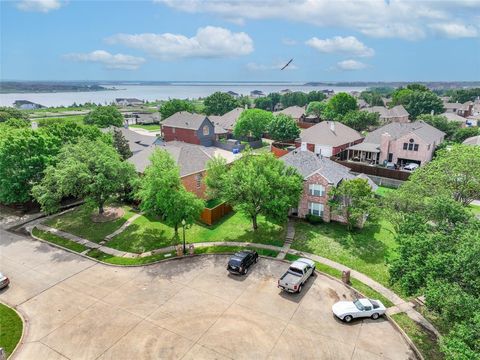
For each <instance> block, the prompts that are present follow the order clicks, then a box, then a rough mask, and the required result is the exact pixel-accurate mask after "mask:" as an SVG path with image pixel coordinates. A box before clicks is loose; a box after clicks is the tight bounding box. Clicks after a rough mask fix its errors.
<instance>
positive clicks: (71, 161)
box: [32, 140, 136, 214]
mask: <svg viewBox="0 0 480 360" xmlns="http://www.w3.org/2000/svg"><path fill="white" fill-rule="evenodd" d="M135 176H136V173H135V169H134V167H133V165H132V164H130V163H128V162H124V161H122V159H121V158H120V156H119V155H118V153H117V152H116V151H115V149H114V148H113V147H112V146H111V145H109V144H106V143H104V142H103V141H101V140H95V141H90V140H83V141H81V142H79V143H77V144H68V145H65V146H64V147H63V148H62V150H61V151H60V153H59V154H58V161H57V163H56V165H50V166H48V167H47V169H46V170H45V176H44V178H43V179H42V181H41V182H40V183H38V184H37V185H35V186H34V187H33V188H32V194H33V196H34V197H35V199H36V200H37V201H38V203H39V204H40V205H41V207H42V210H43V211H45V212H47V213H52V212H55V211H57V210H58V208H59V205H60V200H61V199H62V198H64V197H66V196H74V197H77V198H82V199H85V200H86V201H87V202H90V203H92V204H95V206H96V207H97V208H98V212H99V214H102V213H103V212H104V205H105V203H106V202H107V201H108V200H110V199H111V198H113V197H115V196H118V195H121V193H122V191H123V189H124V188H125V185H126V184H128V183H130V182H132V181H133V180H134V178H135Z"/></svg>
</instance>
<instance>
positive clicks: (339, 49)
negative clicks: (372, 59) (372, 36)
mask: <svg viewBox="0 0 480 360" xmlns="http://www.w3.org/2000/svg"><path fill="white" fill-rule="evenodd" d="M305 43H306V44H307V45H308V46H311V47H312V48H314V49H316V50H318V51H320V52H324V53H344V54H350V55H356V56H373V54H375V51H374V50H373V49H372V48H369V47H367V46H366V45H365V44H364V43H362V42H361V41H359V40H358V39H357V38H356V37H355V36H346V37H342V36H335V37H333V38H331V39H319V38H316V37H313V38H311V39H309V40H307V41H306V42H305Z"/></svg>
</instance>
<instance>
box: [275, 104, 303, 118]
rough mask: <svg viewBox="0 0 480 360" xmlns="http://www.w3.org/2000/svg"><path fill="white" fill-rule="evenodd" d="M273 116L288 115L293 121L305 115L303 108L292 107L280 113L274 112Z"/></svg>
mask: <svg viewBox="0 0 480 360" xmlns="http://www.w3.org/2000/svg"><path fill="white" fill-rule="evenodd" d="M273 114H274V115H278V114H285V115H290V116H291V117H293V118H294V119H300V118H301V117H302V116H303V115H305V108H304V107H300V106H297V105H294V106H289V107H287V108H285V109H283V110H280V111H275V112H274V113H273Z"/></svg>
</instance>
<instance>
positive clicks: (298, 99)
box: [280, 91, 309, 107]
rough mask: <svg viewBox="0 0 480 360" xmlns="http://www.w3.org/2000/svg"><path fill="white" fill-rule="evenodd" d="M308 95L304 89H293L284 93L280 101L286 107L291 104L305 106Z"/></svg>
mask: <svg viewBox="0 0 480 360" xmlns="http://www.w3.org/2000/svg"><path fill="white" fill-rule="evenodd" d="M308 101H309V100H308V96H307V94H305V93H304V92H302V91H293V92H290V93H286V94H283V95H282V97H281V99H280V102H281V103H282V104H283V106H284V107H289V106H294V105H296V106H305V105H306V104H307V103H308Z"/></svg>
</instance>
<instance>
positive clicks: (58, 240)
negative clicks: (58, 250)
mask: <svg viewBox="0 0 480 360" xmlns="http://www.w3.org/2000/svg"><path fill="white" fill-rule="evenodd" d="M32 234H33V235H35V236H37V237H39V238H40V239H43V240H46V241H48V242H51V243H54V244H57V245H60V246H63V247H64V248H67V249H70V250H73V251H76V252H79V253H81V252H83V251H85V250H87V249H88V248H87V247H86V246H83V245H82V244H77V243H76V242H73V241H71V240H68V239H65V238H63V237H61V236H58V235H55V234H52V233H49V232H47V231H43V230H39V229H36V228H35V229H33V231H32Z"/></svg>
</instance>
